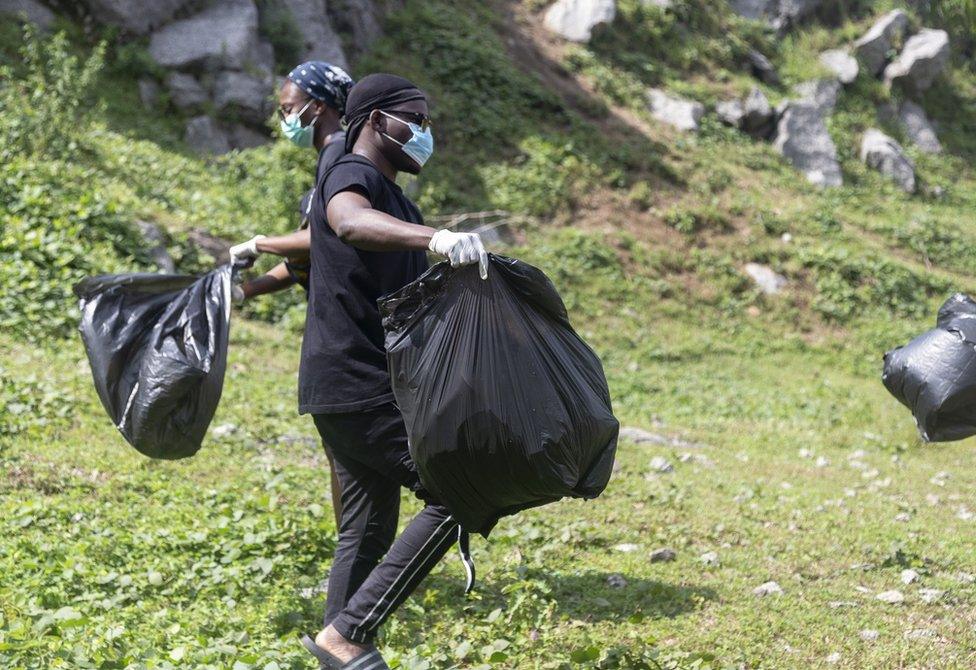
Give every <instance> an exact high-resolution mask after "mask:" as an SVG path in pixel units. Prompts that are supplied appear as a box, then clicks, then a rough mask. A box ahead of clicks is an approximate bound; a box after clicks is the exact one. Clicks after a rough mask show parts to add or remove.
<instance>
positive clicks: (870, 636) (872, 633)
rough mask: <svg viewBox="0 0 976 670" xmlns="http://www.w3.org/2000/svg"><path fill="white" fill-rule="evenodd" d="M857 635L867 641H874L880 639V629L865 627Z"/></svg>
mask: <svg viewBox="0 0 976 670" xmlns="http://www.w3.org/2000/svg"><path fill="white" fill-rule="evenodd" d="M857 636H858V637H859V638H861V639H862V640H864V641H865V642H873V641H875V640H877V639H878V631H876V630H870V629H867V628H865V629H864V630H862V631H861V632H860V633H858V634H857Z"/></svg>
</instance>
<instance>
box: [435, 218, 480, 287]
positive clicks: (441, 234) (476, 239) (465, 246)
mask: <svg viewBox="0 0 976 670" xmlns="http://www.w3.org/2000/svg"><path fill="white" fill-rule="evenodd" d="M427 247H428V248H429V249H430V250H431V251H433V252H434V253H435V254H440V255H441V256H447V258H448V260H450V261H451V267H453V268H456V267H460V266H462V265H472V264H474V263H477V264H478V274H480V275H481V278H482V279H487V278H488V252H487V251H485V245H483V244H482V243H481V237H480V236H479V235H478V234H477V233H455V232H452V231H450V230H438V231H437V232H436V233H434V236H433V237H432V238H430V244H428V245H427Z"/></svg>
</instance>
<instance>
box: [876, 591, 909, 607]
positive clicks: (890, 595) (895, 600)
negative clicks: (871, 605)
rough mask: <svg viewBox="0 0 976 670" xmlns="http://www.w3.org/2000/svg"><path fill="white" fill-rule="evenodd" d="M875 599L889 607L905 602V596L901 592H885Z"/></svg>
mask: <svg viewBox="0 0 976 670" xmlns="http://www.w3.org/2000/svg"><path fill="white" fill-rule="evenodd" d="M875 598H877V599H878V600H880V601H881V602H883V603H888V604H889V605H900V604H901V603H903V602H905V596H904V595H903V594H902V592H901V591H883V592H881V593H879V594H878V595H876V596H875Z"/></svg>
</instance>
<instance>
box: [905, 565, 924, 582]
mask: <svg viewBox="0 0 976 670" xmlns="http://www.w3.org/2000/svg"><path fill="white" fill-rule="evenodd" d="M920 576H921V575H919V574H918V570H912V569H911V568H908V569H905V570H902V571H901V583H902V584H911V583H912V582H917V581H918V578H919V577H920Z"/></svg>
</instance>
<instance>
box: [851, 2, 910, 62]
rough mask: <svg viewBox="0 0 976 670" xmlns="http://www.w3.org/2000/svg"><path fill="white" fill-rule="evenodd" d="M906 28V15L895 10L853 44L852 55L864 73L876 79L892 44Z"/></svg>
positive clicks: (875, 23) (887, 57)
mask: <svg viewBox="0 0 976 670" xmlns="http://www.w3.org/2000/svg"><path fill="white" fill-rule="evenodd" d="M907 28H908V14H906V13H905V12H903V11H902V10H900V9H895V10H892V11H890V12H888V13H887V14H885V15H884V16H882V17H881V18H880V19H878V20H877V21H875V22H874V25H873V26H871V29H870V30H868V31H867V32H866V33H864V35H862V36H861V37H860V39H858V40H857V41H856V42H854V55H855V56H856V57H857V59H858V60H859V61H861V65H863V66H864V69H865V71H866V72H867V73H868V74H870V75H871V76H872V77H877V76H878V75H879V74H881V73H882V71H884V67H885V64H886V63H887V62H888V60H889V58H890V55H891V51H892V49H893V48H894V43H895V42H896V41H897V40H900V39H901V37H902V36H903V35H904V34H905V30H906V29H907Z"/></svg>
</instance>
